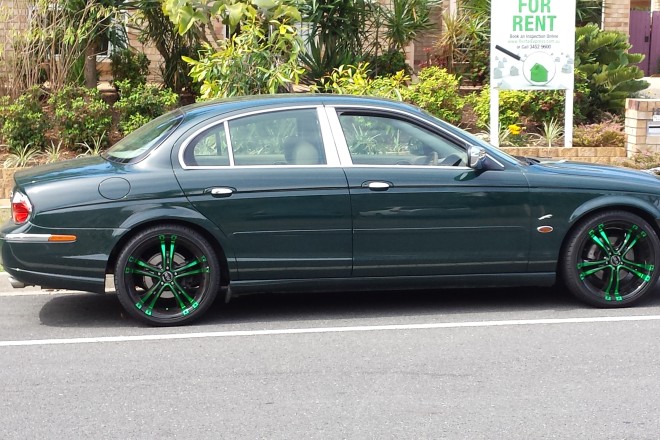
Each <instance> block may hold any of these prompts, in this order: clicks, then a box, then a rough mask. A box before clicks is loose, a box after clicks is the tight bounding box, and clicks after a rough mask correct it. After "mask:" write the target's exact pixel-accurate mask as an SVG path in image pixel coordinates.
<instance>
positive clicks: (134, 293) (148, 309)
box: [115, 225, 220, 326]
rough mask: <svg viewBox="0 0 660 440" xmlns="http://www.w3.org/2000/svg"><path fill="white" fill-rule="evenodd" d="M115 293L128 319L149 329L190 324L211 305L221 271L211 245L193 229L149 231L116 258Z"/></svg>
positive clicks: (182, 227) (216, 292)
mask: <svg viewBox="0 0 660 440" xmlns="http://www.w3.org/2000/svg"><path fill="white" fill-rule="evenodd" d="M172 250H174V251H173V252H172ZM163 255H164V258H163ZM163 260H164V261H165V264H163ZM170 265H171V267H170ZM163 266H165V267H163ZM177 270H178V271H179V273H177ZM182 270H183V271H184V272H183V273H181V272H180V271H182ZM115 288H116V290H117V296H118V297H119V301H120V302H121V305H122V306H123V307H124V309H125V310H126V312H127V313H128V314H129V315H130V316H132V317H133V318H136V319H138V320H140V321H142V322H145V323H147V324H149V325H153V326H172V325H183V324H189V323H191V322H193V321H194V320H196V319H198V318H199V317H200V316H202V315H203V314H204V313H205V312H206V311H207V310H208V308H209V307H211V305H212V304H213V302H214V300H215V298H216V296H217V294H218V290H219V288H220V266H219V264H218V261H217V256H216V254H215V252H214V250H213V248H212V247H211V245H210V244H209V243H208V242H207V241H206V239H204V237H202V236H201V235H200V234H199V233H198V232H196V231H194V230H193V229H190V228H187V227H185V226H180V225H162V226H156V227H151V228H148V229H145V230H144V231H141V232H140V233H138V234H137V235H136V236H135V237H133V238H131V239H130V240H129V241H128V243H126V245H125V246H124V248H123V249H122V251H121V253H120V254H119V258H118V259H117V264H116V266H115Z"/></svg>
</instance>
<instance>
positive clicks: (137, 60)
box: [110, 48, 149, 85]
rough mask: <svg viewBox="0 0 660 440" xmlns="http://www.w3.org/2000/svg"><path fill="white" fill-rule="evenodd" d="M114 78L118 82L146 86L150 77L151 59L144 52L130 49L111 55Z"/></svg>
mask: <svg viewBox="0 0 660 440" xmlns="http://www.w3.org/2000/svg"><path fill="white" fill-rule="evenodd" d="M110 61H111V62H112V65H111V68H112V77H113V78H114V80H115V82H116V81H128V82H130V83H131V84H135V85H138V84H145V83H146V82H147V75H149V58H147V56H146V55H145V54H144V53H142V52H135V51H134V50H131V49H130V48H126V49H122V50H118V51H115V52H113V53H112V55H110Z"/></svg>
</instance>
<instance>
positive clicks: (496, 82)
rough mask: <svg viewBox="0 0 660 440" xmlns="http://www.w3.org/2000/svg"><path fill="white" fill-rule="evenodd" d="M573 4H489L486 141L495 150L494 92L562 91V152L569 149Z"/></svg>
mask: <svg viewBox="0 0 660 440" xmlns="http://www.w3.org/2000/svg"><path fill="white" fill-rule="evenodd" d="M575 2H576V0H492V1H491V43H490V99H491V103H490V139H491V143H492V144H493V145H495V146H499V91H500V90H566V113H565V117H564V146H566V147H571V146H572V145H573V85H574V84H573V82H574V81H573V69H574V63H575Z"/></svg>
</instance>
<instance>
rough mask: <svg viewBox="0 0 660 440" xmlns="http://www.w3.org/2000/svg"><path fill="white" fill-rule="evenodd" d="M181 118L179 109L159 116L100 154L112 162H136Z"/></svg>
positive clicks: (167, 134) (174, 126)
mask: <svg viewBox="0 0 660 440" xmlns="http://www.w3.org/2000/svg"><path fill="white" fill-rule="evenodd" d="M182 119H183V113H182V112H181V111H180V110H176V111H173V112H170V113H167V114H164V115H162V116H159V117H157V118H156V119H154V120H153V121H150V122H148V123H146V124H145V125H143V126H142V127H140V128H138V129H137V130H135V131H134V132H132V133H130V134H129V135H128V136H126V137H125V138H123V139H122V140H120V141H119V142H117V143H116V144H115V145H113V146H112V147H111V148H110V149H108V151H106V152H105V153H103V154H102V156H103V158H104V159H108V160H112V161H114V162H121V163H127V162H136V161H138V160H140V159H142V158H143V157H144V156H146V154H147V153H148V152H149V151H150V150H151V149H152V148H153V147H155V146H156V145H158V144H160V143H161V142H162V141H163V140H164V139H165V138H167V136H169V135H170V133H172V131H174V129H175V128H176V127H177V126H178V125H179V123H180V122H181V120H182Z"/></svg>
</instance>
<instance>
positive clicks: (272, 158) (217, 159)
mask: <svg viewBox="0 0 660 440" xmlns="http://www.w3.org/2000/svg"><path fill="white" fill-rule="evenodd" d="M183 161H184V163H185V164H186V165H188V166H227V165H235V166H251V165H262V166H263V165H325V164H326V163H327V162H326V158H325V151H324V148H323V138H322V135H321V127H320V124H319V119H318V115H317V110H316V108H304V109H295V110H279V111H272V112H264V113H259V114H254V115H250V116H244V117H239V118H236V119H231V120H229V121H226V122H223V123H220V124H216V125H214V126H211V127H209V128H208V129H207V130H204V131H202V132H201V133H200V134H198V135H196V136H195V137H194V138H193V139H192V140H191V141H190V143H189V144H188V146H187V147H186V149H185V151H184V154H183Z"/></svg>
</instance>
